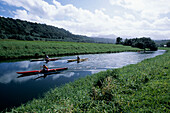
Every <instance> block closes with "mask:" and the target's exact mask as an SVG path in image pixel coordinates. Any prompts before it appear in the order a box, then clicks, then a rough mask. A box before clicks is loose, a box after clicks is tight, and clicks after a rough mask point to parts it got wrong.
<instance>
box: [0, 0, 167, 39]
mask: <svg viewBox="0 0 170 113" xmlns="http://www.w3.org/2000/svg"><path fill="white" fill-rule="evenodd" d="M169 4H170V0H0V16H3V17H10V18H14V19H21V20H27V21H30V22H37V23H43V24H47V25H52V26H56V27H59V28H64V29H66V30H68V31H70V32H71V33H73V34H79V35H86V36H92V37H109V38H116V37H122V38H136V37H138V38H140V37H150V38H151V39H154V40H165V39H166V40H167V39H169V40H170V5H169Z"/></svg>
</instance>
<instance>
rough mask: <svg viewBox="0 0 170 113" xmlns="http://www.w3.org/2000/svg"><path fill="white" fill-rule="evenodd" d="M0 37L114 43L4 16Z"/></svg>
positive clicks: (1, 21) (0, 21)
mask: <svg viewBox="0 0 170 113" xmlns="http://www.w3.org/2000/svg"><path fill="white" fill-rule="evenodd" d="M0 39H17V40H30V41H32V40H46V41H47V40H48V41H65V42H66V41H69V42H90V43H91V42H93V43H94V42H97V43H114V40H111V39H103V38H90V37H87V36H82V35H74V34H72V33H70V32H69V31H66V30H65V29H62V28H57V27H54V26H49V25H46V24H38V23H32V22H27V21H22V20H19V19H16V20H15V19H12V18H4V17H0Z"/></svg>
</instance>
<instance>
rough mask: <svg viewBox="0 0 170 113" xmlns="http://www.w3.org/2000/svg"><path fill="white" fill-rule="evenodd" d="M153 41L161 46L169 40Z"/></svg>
mask: <svg viewBox="0 0 170 113" xmlns="http://www.w3.org/2000/svg"><path fill="white" fill-rule="evenodd" d="M154 41H155V43H156V44H157V45H158V46H159V47H163V46H164V45H166V44H167V42H170V40H154Z"/></svg>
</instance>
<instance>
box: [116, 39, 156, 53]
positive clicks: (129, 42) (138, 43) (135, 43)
mask: <svg viewBox="0 0 170 113" xmlns="http://www.w3.org/2000/svg"><path fill="white" fill-rule="evenodd" d="M116 44H123V45H126V46H132V47H137V48H140V49H144V51H145V50H146V48H148V49H150V50H151V51H156V50H158V47H157V45H156V43H155V42H154V41H153V40H151V39H150V38H146V37H142V38H133V39H125V40H124V41H122V38H120V37H118V38H117V39H116Z"/></svg>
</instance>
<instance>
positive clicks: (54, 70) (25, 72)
mask: <svg viewBox="0 0 170 113" xmlns="http://www.w3.org/2000/svg"><path fill="white" fill-rule="evenodd" d="M67 69H68V68H67V67H65V68H56V69H48V70H47V71H45V72H44V71H42V70H34V71H23V72H16V73H18V74H41V73H42V74H43V73H48V72H56V71H61V70H67Z"/></svg>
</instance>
